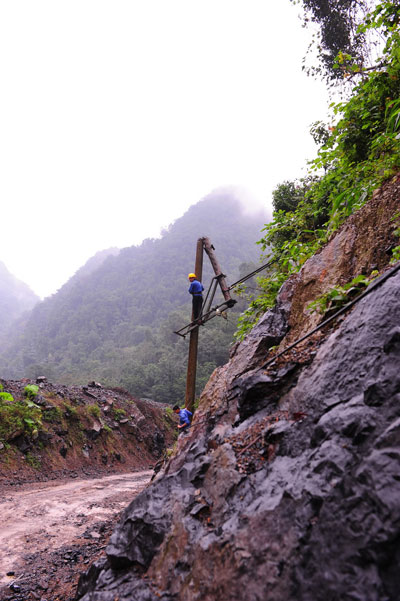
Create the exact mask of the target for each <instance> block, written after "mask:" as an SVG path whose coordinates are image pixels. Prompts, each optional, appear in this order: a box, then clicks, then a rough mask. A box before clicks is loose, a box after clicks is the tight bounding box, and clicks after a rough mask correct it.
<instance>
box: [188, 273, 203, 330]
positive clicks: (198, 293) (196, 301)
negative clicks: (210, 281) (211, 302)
mask: <svg viewBox="0 0 400 601" xmlns="http://www.w3.org/2000/svg"><path fill="white" fill-rule="evenodd" d="M188 279H189V281H190V287H189V294H191V295H192V310H193V321H196V320H197V319H198V318H199V317H200V315H201V307H202V306H203V294H202V292H203V290H204V286H203V284H202V283H201V282H199V280H198V279H197V277H196V274H195V273H189V275H188Z"/></svg>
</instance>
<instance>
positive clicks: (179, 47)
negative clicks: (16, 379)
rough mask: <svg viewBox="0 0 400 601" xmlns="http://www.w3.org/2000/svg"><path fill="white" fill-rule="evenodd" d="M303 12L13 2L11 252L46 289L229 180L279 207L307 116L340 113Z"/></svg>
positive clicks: (1, 127) (4, 200)
mask: <svg viewBox="0 0 400 601" xmlns="http://www.w3.org/2000/svg"><path fill="white" fill-rule="evenodd" d="M298 10H299V9H298V7H294V6H293V5H292V4H291V3H290V1H289V0H246V1H245V0H212V1H211V0H210V1H209V0H202V1H201V2H194V1H193V0H128V1H125V0H114V1H110V0H108V1H102V0H79V1H76V0H69V1H68V2H66V1H63V2H61V1H60V0H48V1H42V0H35V1H34V2H33V1H32V0H4V1H3V2H2V3H1V4H0V52H1V57H2V60H1V64H0V71H1V82H2V93H1V96H0V107H1V110H0V152H1V165H2V174H1V178H0V198H1V208H2V211H1V215H2V221H1V225H2V227H1V236H0V260H1V261H3V262H4V263H5V264H6V266H7V267H8V269H9V270H10V271H11V272H12V273H13V274H14V275H15V276H17V277H18V278H19V279H21V280H23V281H25V282H26V283H27V284H29V286H30V287H31V288H32V289H33V290H34V292H36V293H37V294H39V295H40V296H42V297H43V296H47V295H49V294H52V293H54V292H55V291H56V290H57V289H58V288H60V287H61V286H62V284H64V283H65V281H66V280H67V279H68V278H69V277H71V276H72V275H73V274H74V273H75V271H76V270H77V269H78V268H79V267H81V266H82V264H83V263H84V262H85V261H86V260H87V259H88V258H89V257H90V256H92V255H93V254H95V252H97V251H98V250H102V249H104V248H108V247H110V246H118V247H124V246H131V245H132V244H138V243H140V242H141V241H142V240H143V239H144V238H147V237H155V236H158V235H159V233H160V230H161V228H163V227H166V226H168V225H169V224H170V223H171V222H172V221H174V220H175V219H177V218H178V217H180V216H181V215H182V214H183V213H184V212H185V211H186V210H187V208H188V207H189V206H190V205H192V204H194V203H196V202H197V201H198V200H200V199H201V198H202V197H204V196H205V195H206V194H208V193H209V192H211V191H212V190H213V189H215V188H219V187H221V186H227V185H234V186H240V187H241V188H242V189H245V190H246V191H247V192H246V198H247V199H248V202H249V203H250V202H251V203H252V204H257V203H262V204H263V205H264V206H268V207H270V206H271V191H272V190H273V188H274V187H275V186H276V185H277V184H279V183H280V182H282V181H283V180H285V179H290V178H295V177H300V176H301V175H303V174H304V167H305V166H306V160H307V159H311V158H313V157H314V156H315V152H316V150H315V146H314V144H313V141H312V139H311V136H310V135H309V133H308V132H309V126H310V124H311V123H312V122H314V121H316V120H318V119H322V120H323V119H325V118H326V112H327V103H328V102H327V98H326V93H325V90H324V86H323V85H322V84H321V83H318V82H315V81H313V80H311V79H310V78H307V77H306V75H305V74H303V73H302V71H301V65H302V58H303V56H304V54H305V52H306V48H307V45H308V41H309V40H308V37H307V36H308V34H307V32H306V31H305V30H304V29H303V28H302V26H301V21H300V20H299V18H298ZM261 226H262V225H261ZM261 226H260V229H261Z"/></svg>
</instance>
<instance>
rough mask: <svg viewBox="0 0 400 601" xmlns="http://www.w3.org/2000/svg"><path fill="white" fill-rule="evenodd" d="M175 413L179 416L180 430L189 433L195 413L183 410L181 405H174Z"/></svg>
mask: <svg viewBox="0 0 400 601" xmlns="http://www.w3.org/2000/svg"><path fill="white" fill-rule="evenodd" d="M173 411H174V413H176V414H177V415H179V424H178V429H179V430H181V431H182V432H187V431H188V430H189V428H190V422H191V419H192V416H193V413H192V412H191V411H189V409H181V408H180V407H179V405H174V407H173Z"/></svg>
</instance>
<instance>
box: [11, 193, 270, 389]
mask: <svg viewBox="0 0 400 601" xmlns="http://www.w3.org/2000/svg"><path fill="white" fill-rule="evenodd" d="M266 220H267V216H266V214H258V215H253V216H249V215H248V214H244V213H243V211H242V209H241V205H240V202H239V200H238V199H237V198H236V196H235V193H234V192H233V191H232V190H230V191H226V190H223V191H217V192H214V193H213V194H211V195H209V196H207V197H206V198H205V199H203V200H202V201H200V202H199V203H197V204H196V205H194V206H192V207H191V208H190V209H189V210H188V211H187V213H186V214H185V215H184V216H183V217H182V218H180V219H178V220H177V221H176V222H175V223H173V224H172V225H171V226H170V227H169V228H168V229H167V230H165V231H164V232H163V235H162V236H161V237H160V238H159V239H148V240H145V241H144V242H143V243H142V244H141V245H140V246H132V247H130V248H125V249H122V250H121V251H120V252H119V253H118V254H115V253H114V254H110V256H108V257H107V258H105V259H104V257H102V258H103V259H104V260H103V262H101V264H100V266H99V267H97V268H94V269H93V266H92V267H91V268H90V269H89V268H88V269H86V267H85V268H83V269H81V270H79V272H78V273H77V274H76V275H75V276H74V277H73V278H71V280H70V281H69V282H67V284H66V285H65V286H63V288H61V290H60V291H59V292H58V293H57V294H55V295H53V296H52V297H50V298H48V299H46V300H45V301H43V302H42V303H41V304H40V305H38V306H37V307H36V308H35V309H34V311H33V312H32V314H31V316H30V317H29V319H28V320H27V321H26V323H23V324H22V323H21V324H19V327H17V328H15V335H14V336H13V338H12V339H10V336H11V334H10V335H9V339H8V340H7V341H6V342H5V345H3V348H4V346H5V347H6V351H5V352H3V354H2V358H1V370H2V374H3V375H4V377H12V378H19V377H32V378H33V377H36V376H38V375H42V374H44V375H46V376H47V377H48V378H50V379H51V380H53V381H62V382H64V383H67V384H68V383H71V384H72V383H78V384H79V383H86V382H87V380H88V378H89V379H96V380H99V381H101V382H103V383H104V384H107V385H113V386H123V387H125V388H126V389H127V390H129V391H130V392H132V393H134V394H135V395H137V396H142V397H151V398H154V399H157V400H160V401H161V400H162V401H174V400H180V399H181V398H182V396H183V395H184V385H185V376H186V355H187V353H186V351H187V342H186V341H184V340H183V339H182V338H179V337H178V336H176V335H175V334H173V330H176V329H178V328H179V327H180V326H182V325H184V324H185V323H187V322H188V321H190V313H191V301H190V296H189V294H188V281H187V274H188V272H190V271H192V270H193V269H194V260H195V250H196V242H197V239H198V238H199V237H201V236H208V237H209V238H210V239H211V241H212V243H213V244H214V246H215V249H216V254H217V257H218V260H219V262H220V264H221V267H222V269H223V270H224V272H225V274H226V275H227V277H228V283H232V282H233V281H235V280H236V279H238V277H239V275H241V268H242V272H243V270H245V271H246V269H248V268H249V266H250V267H251V266H252V265H254V264H255V263H256V264H258V258H259V250H258V248H257V246H256V245H255V242H256V241H257V240H258V238H259V237H260V231H261V228H262V227H263V224H264V223H265V221H266ZM212 275H213V274H212V270H211V266H210V264H209V262H208V259H207V258H205V261H204V269H203V282H204V285H205V287H207V286H208V284H209V283H210V281H211V277H212ZM239 306H240V305H239ZM237 312H238V310H236V318H233V317H230V319H229V320H228V321H225V320H222V319H218V320H214V322H215V323H214V322H212V323H210V324H209V325H207V327H204V328H202V331H201V336H200V339H201V343H200V349H199V378H198V388H199V390H200V389H201V387H202V386H203V385H204V383H205V382H206V380H207V379H208V377H209V375H210V373H211V372H212V370H213V369H214V367H216V366H217V365H220V364H221V363H223V362H225V361H226V360H227V358H228V349H229V345H230V344H231V342H232V335H233V332H234V330H235V328H236V319H237Z"/></svg>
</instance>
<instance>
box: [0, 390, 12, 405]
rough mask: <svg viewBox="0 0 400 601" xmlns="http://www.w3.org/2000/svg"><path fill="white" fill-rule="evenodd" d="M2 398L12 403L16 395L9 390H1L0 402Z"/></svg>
mask: <svg viewBox="0 0 400 601" xmlns="http://www.w3.org/2000/svg"><path fill="white" fill-rule="evenodd" d="M1 400H3V401H9V402H10V403H12V402H13V401H14V397H13V395H12V394H10V393H9V392H0V402H1Z"/></svg>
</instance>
